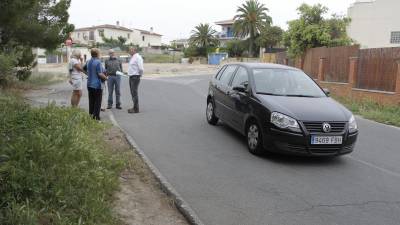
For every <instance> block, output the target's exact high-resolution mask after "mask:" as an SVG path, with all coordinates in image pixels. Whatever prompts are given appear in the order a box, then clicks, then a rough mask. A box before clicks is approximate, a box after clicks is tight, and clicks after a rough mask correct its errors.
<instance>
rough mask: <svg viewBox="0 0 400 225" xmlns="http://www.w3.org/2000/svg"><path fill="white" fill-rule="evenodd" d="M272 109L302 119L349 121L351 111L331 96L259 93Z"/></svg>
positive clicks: (264, 102) (260, 97)
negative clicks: (287, 95) (312, 96)
mask: <svg viewBox="0 0 400 225" xmlns="http://www.w3.org/2000/svg"><path fill="white" fill-rule="evenodd" d="M259 99H260V100H261V102H262V103H263V104H264V105H265V106H266V107H267V108H268V109H269V110H270V111H271V112H280V113H283V114H285V115H288V116H290V117H293V118H295V119H297V120H300V121H348V120H349V119H350V117H351V112H350V111H349V110H347V109H346V108H345V107H344V106H342V105H341V104H339V103H338V102H336V101H335V100H333V99H331V98H329V97H323V98H305V97H286V96H270V95H259Z"/></svg>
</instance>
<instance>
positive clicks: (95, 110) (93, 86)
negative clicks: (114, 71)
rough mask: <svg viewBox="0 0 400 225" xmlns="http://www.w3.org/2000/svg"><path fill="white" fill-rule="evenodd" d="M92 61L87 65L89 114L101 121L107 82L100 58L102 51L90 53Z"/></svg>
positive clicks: (95, 50)
mask: <svg viewBox="0 0 400 225" xmlns="http://www.w3.org/2000/svg"><path fill="white" fill-rule="evenodd" d="M90 54H91V55H92V59H90V61H89V62H88V63H87V75H88V81H87V88H88V93H89V114H90V115H91V116H92V117H93V118H94V119H96V120H100V109H101V100H102V96H103V87H104V82H105V81H106V80H107V76H106V75H105V70H104V68H103V65H102V64H101V61H100V59H99V57H100V50H99V49H97V48H93V49H91V51H90Z"/></svg>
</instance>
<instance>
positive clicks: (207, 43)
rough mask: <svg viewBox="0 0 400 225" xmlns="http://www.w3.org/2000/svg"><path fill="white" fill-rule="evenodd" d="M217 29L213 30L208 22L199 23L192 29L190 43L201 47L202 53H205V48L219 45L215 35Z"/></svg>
mask: <svg viewBox="0 0 400 225" xmlns="http://www.w3.org/2000/svg"><path fill="white" fill-rule="evenodd" d="M216 34H217V31H216V30H214V29H213V28H212V27H211V26H210V25H209V24H203V23H201V24H199V25H197V26H196V27H195V29H194V30H192V35H191V36H190V39H189V43H190V45H193V46H196V47H198V48H201V49H202V51H201V52H203V53H205V54H207V49H208V48H210V47H216V46H218V45H219V40H218V38H217V37H216Z"/></svg>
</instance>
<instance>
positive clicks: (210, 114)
mask: <svg viewBox="0 0 400 225" xmlns="http://www.w3.org/2000/svg"><path fill="white" fill-rule="evenodd" d="M214 110H215V108H214V104H213V101H211V100H210V101H208V102H207V110H206V116H207V122H208V123H209V124H211V125H216V124H217V123H218V117H216V116H215V111H214Z"/></svg>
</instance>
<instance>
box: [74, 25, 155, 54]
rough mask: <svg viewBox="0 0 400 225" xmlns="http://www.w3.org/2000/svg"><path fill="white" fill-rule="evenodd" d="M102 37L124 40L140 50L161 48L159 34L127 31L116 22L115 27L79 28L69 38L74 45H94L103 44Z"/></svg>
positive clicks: (135, 30)
mask: <svg viewBox="0 0 400 225" xmlns="http://www.w3.org/2000/svg"><path fill="white" fill-rule="evenodd" d="M103 36H104V37H106V38H113V39H117V38H118V37H124V38H126V40H127V41H126V44H134V45H139V47H142V48H152V49H159V48H160V47H161V38H162V35H161V34H157V33H154V31H153V28H151V29H150V31H146V30H141V29H135V28H132V29H129V28H126V27H122V26H120V25H119V22H117V24H116V25H109V24H105V25H99V26H92V27H85V28H79V29H76V30H74V31H73V32H72V34H71V38H72V40H73V42H74V44H83V45H91V44H94V43H104V41H103Z"/></svg>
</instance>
